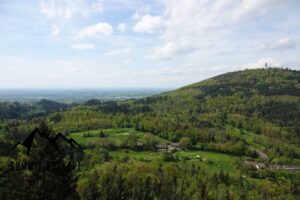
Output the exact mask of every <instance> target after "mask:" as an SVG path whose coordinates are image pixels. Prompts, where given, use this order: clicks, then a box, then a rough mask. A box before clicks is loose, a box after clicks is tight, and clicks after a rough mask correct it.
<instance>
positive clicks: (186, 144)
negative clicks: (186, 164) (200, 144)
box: [179, 137, 191, 149]
mask: <svg viewBox="0 0 300 200" xmlns="http://www.w3.org/2000/svg"><path fill="white" fill-rule="evenodd" d="M179 145H180V147H181V148H183V149H189V148H190V147H191V139H190V138H187V137H183V138H181V139H180V141H179Z"/></svg>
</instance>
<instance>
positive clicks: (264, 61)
mask: <svg viewBox="0 0 300 200" xmlns="http://www.w3.org/2000/svg"><path fill="white" fill-rule="evenodd" d="M266 65H267V67H280V66H281V64H280V63H279V62H278V61H277V60H275V59H273V58H261V59H259V60H258V61H257V62H256V63H248V64H245V65H244V68H246V69H257V68H264V67H266Z"/></svg>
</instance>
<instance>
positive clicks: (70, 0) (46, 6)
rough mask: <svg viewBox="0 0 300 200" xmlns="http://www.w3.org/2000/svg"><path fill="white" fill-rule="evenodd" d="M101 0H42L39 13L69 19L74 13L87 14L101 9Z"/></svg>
mask: <svg viewBox="0 0 300 200" xmlns="http://www.w3.org/2000/svg"><path fill="white" fill-rule="evenodd" d="M101 2H102V1H99V0H92V1H85V0H47V1H45V0H42V1H41V2H40V10H41V13H42V14H44V15H46V16H47V17H49V18H65V19H69V18H72V17H73V16H75V15H81V16H84V17H86V16H89V15H90V14H92V13H97V12H101V11H102V10H103V7H102V3H101Z"/></svg>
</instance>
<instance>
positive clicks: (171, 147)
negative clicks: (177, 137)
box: [168, 142, 181, 152]
mask: <svg viewBox="0 0 300 200" xmlns="http://www.w3.org/2000/svg"><path fill="white" fill-rule="evenodd" d="M180 150H181V148H180V146H179V143H175V142H173V143H171V144H170V145H168V152H174V151H180Z"/></svg>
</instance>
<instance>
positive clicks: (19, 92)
mask: <svg viewBox="0 0 300 200" xmlns="http://www.w3.org/2000/svg"><path fill="white" fill-rule="evenodd" d="M168 90H171V89H149V88H144V89H143V88H140V89H132V88H129V89H126V88H120V89H116V88H111V89H109V88H107V89H0V101H7V102H14V101H18V102H23V103H29V102H36V101H39V100H41V99H48V100H52V101H57V102H60V103H82V102H84V101H87V100H89V99H99V100H104V101H108V100H125V99H133V98H141V97H146V96H151V95H155V94H160V93H162V92H165V91H168Z"/></svg>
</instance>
